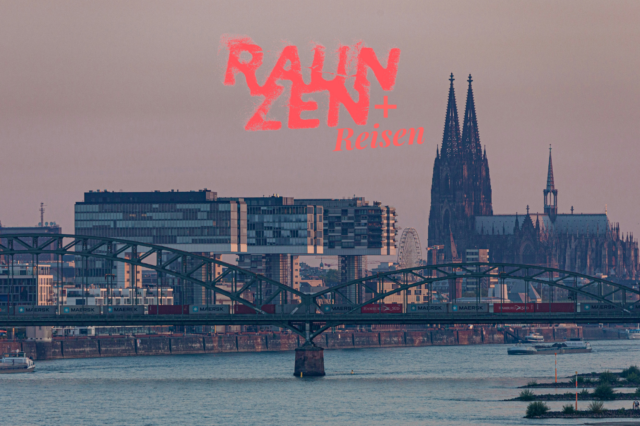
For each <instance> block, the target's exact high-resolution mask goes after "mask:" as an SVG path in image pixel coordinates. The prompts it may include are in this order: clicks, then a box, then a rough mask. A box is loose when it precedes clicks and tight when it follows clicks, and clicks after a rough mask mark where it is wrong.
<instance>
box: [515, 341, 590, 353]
mask: <svg viewBox="0 0 640 426" xmlns="http://www.w3.org/2000/svg"><path fill="white" fill-rule="evenodd" d="M591 351H592V348H591V344H590V343H589V342H584V341H582V340H581V339H571V340H567V341H566V342H559V343H554V344H552V345H523V344H518V345H516V346H514V347H512V348H509V349H507V354H509V355H554V354H558V355H562V354H583V353H589V352H591Z"/></svg>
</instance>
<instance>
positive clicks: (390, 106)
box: [376, 96, 398, 118]
mask: <svg viewBox="0 0 640 426" xmlns="http://www.w3.org/2000/svg"><path fill="white" fill-rule="evenodd" d="M397 108H398V106H397V105H389V104H388V103H387V97H386V96H385V97H384V101H383V104H382V105H376V109H383V110H384V118H387V116H388V114H389V110H390V109H397Z"/></svg>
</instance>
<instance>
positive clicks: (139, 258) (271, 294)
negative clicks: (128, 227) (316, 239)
mask: <svg viewBox="0 0 640 426" xmlns="http://www.w3.org/2000/svg"><path fill="white" fill-rule="evenodd" d="M127 253H132V254H133V255H130V256H129V257H127V256H126V254H127ZM20 254H30V255H32V256H34V258H35V259H36V261H37V258H38V257H39V256H41V255H46V254H51V255H54V256H59V258H61V257H62V256H64V255H74V256H79V257H80V258H81V259H88V258H95V259H102V260H106V261H109V262H122V263H127V264H130V265H134V266H137V267H142V268H146V269H151V270H155V271H156V272H158V274H159V276H169V277H173V278H176V279H179V280H183V281H185V282H190V283H194V284H196V285H199V286H202V287H204V288H206V289H208V290H211V291H213V292H214V293H216V294H220V295H223V296H226V297H228V298H229V299H230V301H232V303H235V304H242V305H245V306H250V307H251V308H253V309H254V310H256V311H257V312H258V314H257V315H251V316H249V318H246V319H243V318H239V317H241V316H243V315H235V316H234V318H230V319H223V318H220V317H217V318H207V321H210V322H209V324H212V325H213V324H221V325H222V324H260V325H275V326H278V327H282V328H287V329H289V330H291V331H293V332H295V333H296V334H299V335H301V336H303V337H305V338H306V339H307V340H313V338H315V337H316V336H317V335H319V334H320V333H322V331H324V330H326V329H327V328H329V327H334V326H338V325H342V324H371V323H393V324H398V323H402V324H416V323H430V324H431V323H433V324H435V323H439V322H438V321H445V322H441V323H449V322H446V321H451V320H450V319H440V320H438V319H437V318H432V317H430V318H429V319H428V320H427V321H425V319H424V318H415V319H414V318H410V316H408V315H405V316H404V317H403V319H401V318H391V317H395V315H391V317H389V316H388V315H374V316H373V317H370V316H367V315H363V314H360V308H361V307H363V306H365V305H368V304H373V303H382V302H383V301H384V299H386V298H387V297H389V296H392V295H395V294H399V293H400V294H401V293H402V292H404V295H405V300H406V294H407V293H406V292H407V291H408V290H411V289H413V288H415V287H418V286H422V285H429V286H430V285H432V284H433V283H436V282H440V281H449V280H455V279H461V278H467V279H476V280H478V282H479V280H480V279H491V278H498V279H499V280H501V282H504V280H506V279H517V280H521V281H524V282H525V288H526V290H525V293H526V294H528V293H529V292H528V284H527V283H537V284H542V285H545V286H549V287H553V288H559V289H562V290H566V291H568V292H569V293H570V294H575V295H581V296H583V298H585V299H589V300H597V301H600V302H603V303H609V304H614V305H616V306H617V307H618V309H617V312H618V313H619V314H620V315H619V316H618V315H616V316H614V317H613V318H614V319H615V320H616V321H623V320H624V322H629V321H636V320H637V318H635V316H634V315H633V314H631V313H630V312H629V311H628V310H627V309H626V306H625V299H626V295H627V294H628V293H630V294H635V295H639V296H640V291H639V290H638V289H637V288H634V287H628V286H624V285H622V284H619V283H615V282H613V281H610V280H606V279H604V278H602V277H592V276H588V275H585V274H580V273H576V272H571V271H563V270H560V269H555V268H547V267H543V266H536V265H521V264H509V263H468V264H463V263H451V264H442V265H429V266H418V267H413V268H406V269H401V270H397V271H388V272H385V273H380V274H377V275H373V276H369V277H365V278H360V279H357V280H353V281H349V282H346V283H341V284H339V285H337V286H334V287H330V288H327V289H325V290H322V291H320V292H317V293H313V294H305V293H302V292H300V291H298V290H295V289H293V288H291V287H289V286H287V285H285V284H282V283H280V282H277V281H275V280H272V279H269V278H267V277H265V276H263V275H259V274H256V273H253V272H251V271H248V270H245V269H242V268H239V267H238V266H236V265H233V264H229V263H226V262H222V261H220V260H217V259H213V258H209V257H206V256H201V255H198V254H194V253H189V252H185V251H182V250H177V249H173V248H168V247H163V246H160V245H154V244H148V243H139V242H135V241H129V240H123V239H117V238H108V237H97V236H79V235H68V234H44V233H43V234H15V235H0V256H1V257H2V258H3V259H4V262H5V263H8V260H7V259H10V261H11V262H13V257H14V256H15V255H20ZM154 257H155V259H156V261H155V263H154V262H151V261H150V260H151V259H153V258H154ZM189 265H190V266H189ZM214 265H215V266H222V267H224V268H227V270H226V271H225V272H223V273H222V275H220V276H218V277H213V276H212V273H211V271H212V266H214ZM203 272H204V273H203ZM545 276H546V278H545ZM202 277H204V278H202ZM225 279H226V280H227V281H226V282H227V283H228V282H229V280H230V281H231V283H232V286H231V291H228V290H226V289H224V288H222V287H221V283H223V282H224V281H223V280H225ZM572 280H573V283H574V285H573V286H572V285H567V283H568V282H571V281H572ZM579 281H580V284H579V283H578V282H579ZM367 282H377V284H378V285H377V289H376V290H373V289H372V288H371V287H370V286H367V288H368V289H369V290H370V291H369V293H370V294H371V297H369V298H368V299H366V300H364V299H363V300H359V299H360V295H361V294H362V293H363V292H362V286H363V285H364V284H365V283H367ZM384 282H391V283H393V284H395V285H396V286H395V288H392V289H390V290H385V289H384V286H383V285H382V284H383V283H384ZM238 283H241V287H240V289H238V287H237V285H238ZM267 287H268V291H266V293H267V294H265V289H267ZM350 287H355V290H356V291H348V292H345V290H349V288H350ZM604 289H607V290H608V292H607V293H604V291H603V290H604ZM609 289H610V290H609ZM345 293H347V294H352V295H353V294H356V295H358V296H356V297H357V298H358V300H350V299H349V297H347V296H346V294H345ZM429 294H431V291H430V289H429ZM618 294H621V295H622V301H620V302H618V301H616V300H614V296H616V295H618ZM250 295H253V297H250ZM278 297H280V298H281V299H280V300H287V301H289V300H292V299H293V297H297V298H299V300H300V303H301V305H302V306H303V307H304V308H307V307H309V308H312V307H313V308H320V307H321V305H322V304H323V303H325V302H326V301H327V299H331V300H332V301H335V300H336V299H340V300H342V302H344V303H345V304H347V305H350V306H351V307H352V309H351V310H350V312H349V313H348V314H344V315H322V314H320V315H317V314H314V315H304V316H302V315H289V316H286V317H282V316H280V317H278V316H274V315H270V314H267V313H266V312H265V311H263V310H262V309H261V307H262V306H263V305H265V304H268V303H270V302H273V301H275V300H276V298H278ZM576 301H577V296H576ZM635 303H638V302H635ZM307 312H308V311H307ZM458 318H459V319H458ZM543 318H546V320H545V321H542V319H543ZM553 318H559V317H557V316H552V315H547V316H544V317H539V318H538V317H532V316H527V317H526V318H523V320H525V321H526V322H533V321H534V320H536V321H538V320H540V321H539V322H552V321H553ZM174 319H175V320H177V318H174ZM462 319H463V318H462V317H460V316H458V317H456V319H455V321H457V322H458V323H462V322H465V321H469V322H472V323H478V322H476V321H482V320H483V319H482V318H477V317H476V318H475V319H474V318H466V319H465V320H464V321H462ZM484 320H488V318H484ZM514 320H515V319H514V318H513V316H512V315H511V316H510V317H509V321H514ZM605 320H607V319H606V318H604V317H603V318H600V319H599V320H598V321H596V322H602V321H605ZM610 320H611V319H610ZM129 321H133V319H129ZM141 321H142V320H141ZM146 321H147V319H145V320H144V321H143V322H145V323H147V324H148V322H146ZM198 321H202V320H198V319H191V318H190V319H180V320H178V323H179V324H184V325H186V324H192V323H196V322H198ZM411 321H417V322H411ZM571 321H572V322H576V321H577V320H576V319H575V318H571ZM488 322H489V323H495V322H497V321H496V318H494V317H493V316H492V318H491V319H490V320H489V321H488ZM498 322H499V321H498ZM578 322H579V321H578ZM2 323H3V322H2V321H1V320H0V324H2ZM171 323H172V324H178V323H176V322H175V321H172V322H171ZM314 323H316V324H317V325H319V327H320V328H318V329H316V330H313V329H311V327H309V325H310V324H314ZM318 323H319V324H318ZM43 325H44V323H43Z"/></svg>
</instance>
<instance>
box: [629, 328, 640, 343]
mask: <svg viewBox="0 0 640 426" xmlns="http://www.w3.org/2000/svg"><path fill="white" fill-rule="evenodd" d="M626 337H627V339H630V340H636V339H640V326H638V327H636V328H630V329H628V330H626Z"/></svg>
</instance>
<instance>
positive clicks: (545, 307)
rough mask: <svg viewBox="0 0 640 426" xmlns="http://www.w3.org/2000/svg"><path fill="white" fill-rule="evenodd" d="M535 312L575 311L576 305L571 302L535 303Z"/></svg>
mask: <svg viewBox="0 0 640 426" xmlns="http://www.w3.org/2000/svg"><path fill="white" fill-rule="evenodd" d="M535 305H536V312H566V313H569V312H575V311H576V305H575V304H573V303H572V302H561V303H558V302H555V303H548V302H547V303H536V304H535Z"/></svg>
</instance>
